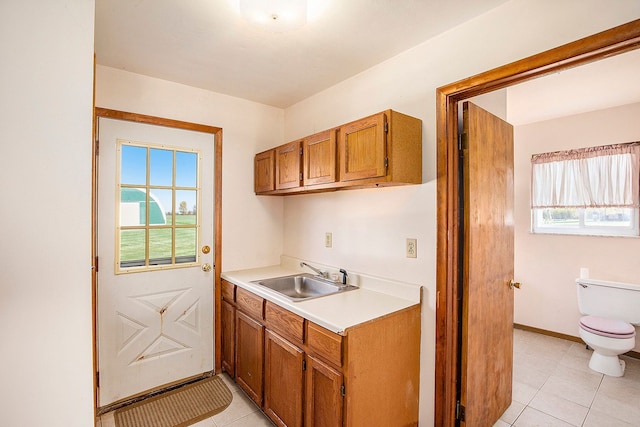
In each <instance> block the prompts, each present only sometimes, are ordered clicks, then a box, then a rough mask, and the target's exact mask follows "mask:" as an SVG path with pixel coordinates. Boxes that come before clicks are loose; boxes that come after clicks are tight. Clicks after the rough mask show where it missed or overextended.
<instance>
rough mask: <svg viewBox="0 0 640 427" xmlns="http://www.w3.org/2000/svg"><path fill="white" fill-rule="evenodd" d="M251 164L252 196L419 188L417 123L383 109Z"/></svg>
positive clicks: (264, 155) (266, 154) (419, 133)
mask: <svg viewBox="0 0 640 427" xmlns="http://www.w3.org/2000/svg"><path fill="white" fill-rule="evenodd" d="M269 156H273V161H272V163H270V162H271V160H270V159H271V158H270V157H269ZM255 162H256V163H255V177H256V178H255V180H256V182H255V191H256V194H273V195H287V194H296V193H310V192H318V191H334V190H339V189H342V188H349V187H362V188H364V187H374V186H389V185H404V184H421V183H422V121H421V120H420V119H417V118H415V117H411V116H407V115H406V114H402V113H398V112H396V111H393V110H386V111H383V112H381V113H378V114H374V115H372V116H369V117H365V118H363V119H360V120H356V121H354V122H351V123H347V124H344V125H341V126H339V127H336V128H333V129H329V130H326V131H323V132H320V133H317V134H315V135H311V136H308V137H306V138H304V139H302V140H298V141H294V142H291V143H289V144H285V145H281V146H280V147H277V148H274V149H273V150H271V151H270V152H269V151H265V152H263V153H260V154H258V155H256V161H255Z"/></svg>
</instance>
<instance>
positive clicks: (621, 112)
mask: <svg viewBox="0 0 640 427" xmlns="http://www.w3.org/2000/svg"><path fill="white" fill-rule="evenodd" d="M638 117H640V103H638V104H630V105H626V106H621V107H617V108H610V109H606V110H600V111H594V112H591V113H585V114H578V115H574V116H569V117H565V118H559V119H555V120H548V121H543V122H538V123H532V124H528V125H523V126H517V127H516V128H515V130H514V134H515V150H514V157H515V161H514V166H515V167H514V187H515V224H516V229H515V277H516V279H517V280H518V281H519V282H521V283H522V284H523V286H522V288H521V289H520V290H519V291H517V292H516V293H515V294H516V296H515V322H516V323H520V324H523V325H527V326H533V327H536V328H541V329H546V330H549V331H554V332H560V333H563V334H567V335H572V336H578V319H579V318H580V313H579V311H578V302H577V297H576V285H575V279H576V278H577V277H579V276H580V268H581V267H587V268H589V271H590V277H591V278H593V279H601V280H611V281H617V282H627V283H638V284H639V285H640V263H639V262H638V258H637V254H638V253H639V252H640V238H636V237H602V236H567V235H550V234H532V233H530V197H529V195H530V194H531V192H530V191H531V178H530V176H531V175H530V173H531V155H532V154H536V153H544V152H550V151H559V150H567V149H571V148H581V147H591V146H597V145H606V144H615V143H623V142H633V141H640V121H638ZM639 332H640V331H639ZM639 350H640V343H638V345H637V346H636V351H639Z"/></svg>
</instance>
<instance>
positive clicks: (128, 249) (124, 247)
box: [119, 229, 147, 265]
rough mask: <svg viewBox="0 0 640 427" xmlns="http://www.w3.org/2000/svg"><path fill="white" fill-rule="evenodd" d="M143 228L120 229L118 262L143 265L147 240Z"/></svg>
mask: <svg viewBox="0 0 640 427" xmlns="http://www.w3.org/2000/svg"><path fill="white" fill-rule="evenodd" d="M146 235H147V231H146V230H145V229H137V230H122V231H121V232H120V258H119V259H120V264H121V265H122V264H123V263H125V264H126V263H128V264H132V263H135V264H137V265H144V261H145V258H146V256H145V252H146V249H145V245H146V240H147V236H146Z"/></svg>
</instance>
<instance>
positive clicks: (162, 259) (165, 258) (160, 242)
mask: <svg viewBox="0 0 640 427" xmlns="http://www.w3.org/2000/svg"><path fill="white" fill-rule="evenodd" d="M171 231H172V230H171V228H159V229H157V228H156V229H153V228H152V229H150V230H149V264H152V265H159V264H170V263H171V248H172V246H173V241H172V237H171V236H172V233H171Z"/></svg>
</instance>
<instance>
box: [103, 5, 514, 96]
mask: <svg viewBox="0 0 640 427" xmlns="http://www.w3.org/2000/svg"><path fill="white" fill-rule="evenodd" d="M308 1H309V22H308V23H307V25H305V26H304V27H302V28H300V29H297V30H293V31H290V32H286V33H270V32H266V31H263V30H258V29H255V28H253V27H251V26H249V25H248V24H247V23H245V22H244V21H243V20H242V19H241V18H240V16H239V13H238V4H237V2H238V0H96V22H95V50H96V58H97V62H98V64H101V65H106V66H109V67H114V68H118V69H123V70H127V71H132V72H135V73H139V74H143V75H147V76H152V77H157V78H161V79H165V80H170V81H174V82H179V83H183V84H186V85H190V86H195V87H199V88H203V89H208V90H211V91H214V92H219V93H224V94H228V95H232V96H236V97H240V98H245V99H249V100H252V101H256V102H260V103H264V104H268V105H273V106H276V107H280V108H286V107H288V106H290V105H293V104H295V103H296V102H299V101H301V100H303V99H305V98H307V97H309V96H311V95H313V94H315V93H317V92H320V91H322V90H324V89H326V88H328V87H331V86H333V85H335V84H336V83H339V82H341V81H343V80H345V79H347V78H349V77H351V76H353V75H355V74H358V73H360V72H362V71H364V70H366V69H368V68H370V67H372V66H373V65H375V64H378V63H380V62H383V61H384V60H386V59H388V58H391V57H393V56H395V55H397V54H399V53H400V52H403V51H405V50H407V49H409V48H411V47H413V46H416V45H418V44H420V43H421V42H423V41H425V40H427V39H429V38H431V37H433V36H435V35H437V34H439V33H442V32H444V31H446V30H448V29H450V28H452V27H455V26H457V25H460V24H462V23H463V22H465V21H468V20H470V19H472V18H474V17H475V16H478V15H480V14H482V13H484V12H486V11H488V10H490V9H492V8H495V7H497V6H499V5H500V4H502V3H505V2H506V1H507V0H456V1H444V0H401V1H400V0H308Z"/></svg>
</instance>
